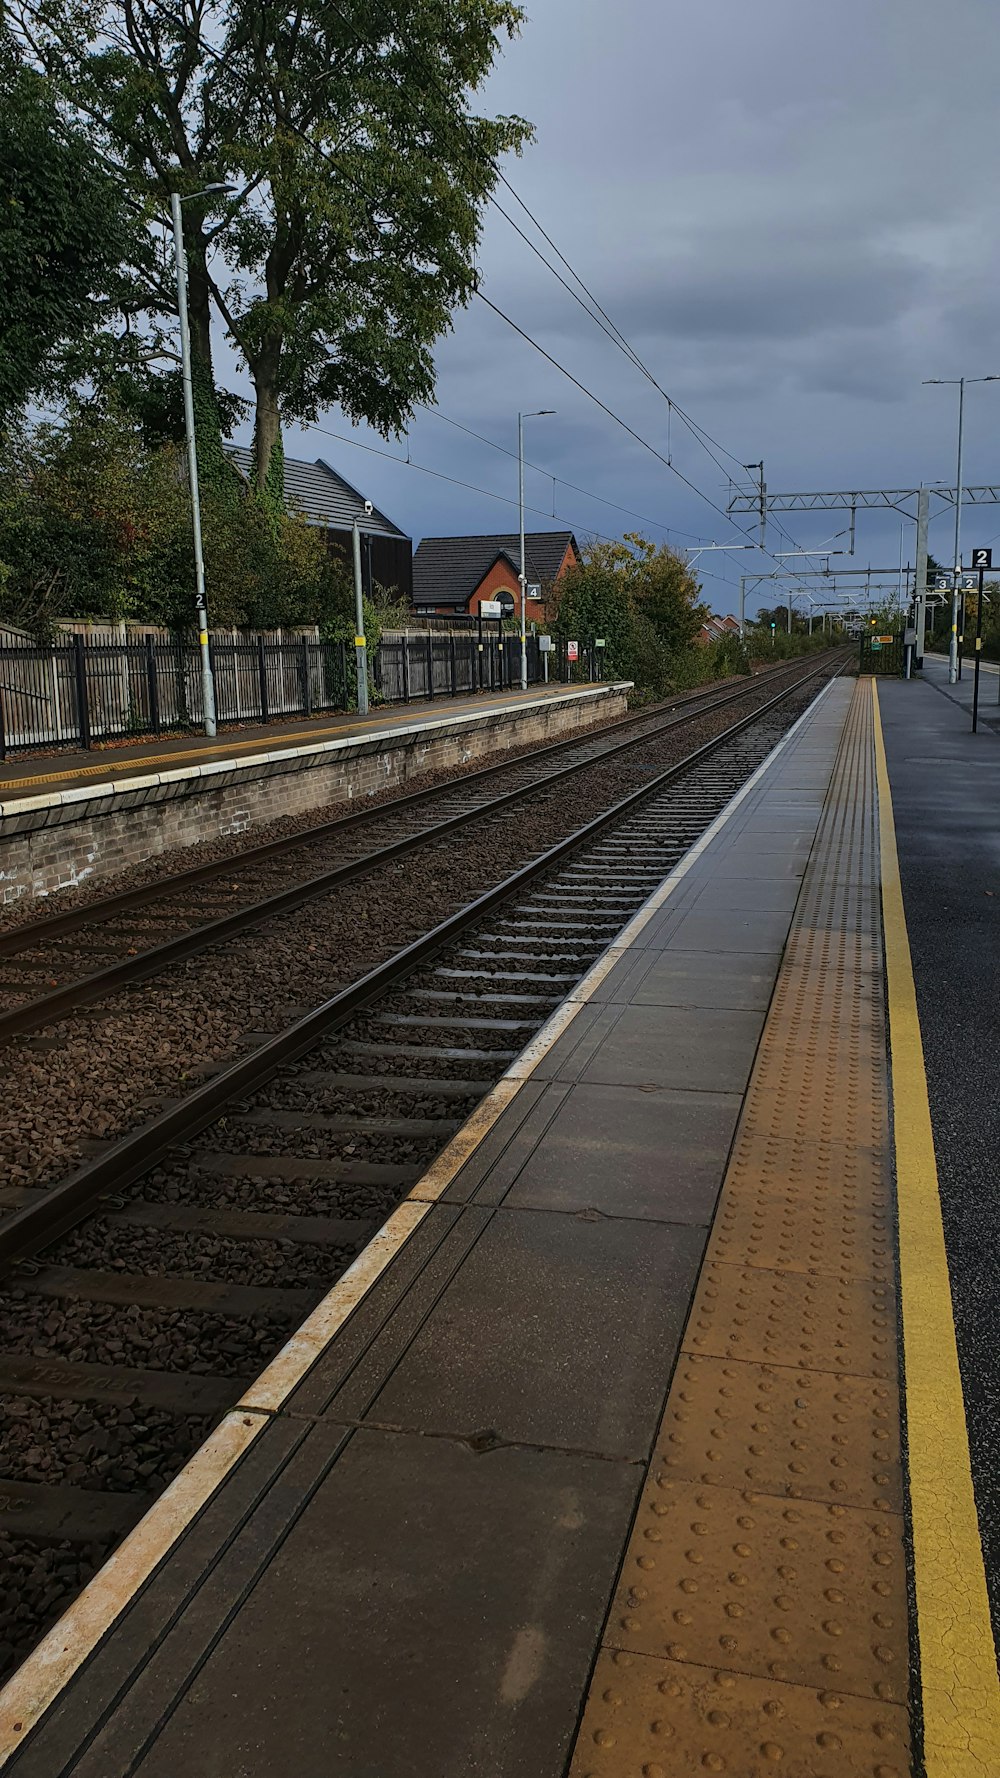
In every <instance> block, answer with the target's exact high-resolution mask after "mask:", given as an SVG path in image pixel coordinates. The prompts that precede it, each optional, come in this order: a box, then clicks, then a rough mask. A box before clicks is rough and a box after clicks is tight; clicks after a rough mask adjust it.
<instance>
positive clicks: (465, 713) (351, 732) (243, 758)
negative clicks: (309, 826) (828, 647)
mask: <svg viewBox="0 0 1000 1778" xmlns="http://www.w3.org/2000/svg"><path fill="white" fill-rule="evenodd" d="M630 690H631V686H630V684H627V683H624V682H620V683H619V682H605V683H600V684H591V685H550V686H531V687H529V689H528V690H527V691H526V692H522V691H521V690H517V691H506V692H489V693H483V694H481V695H479V696H476V697H457V698H452V697H450V696H444V695H439V696H437V697H435V698H432V699H428V700H427V701H426V702H424V703H421V704H419V705H417V704H412V703H411V704H403V705H380V706H379V707H378V708H377V709H375V710H372V711H371V712H370V713H369V714H368V715H367V716H363V717H359V716H357V715H334V716H329V717H317V718H315V719H312V720H306V719H305V718H303V717H301V716H300V717H298V718H297V719H296V720H295V722H293V723H291V724H287V723H286V724H280V723H275V724H270V725H268V726H267V727H266V728H254V729H241V730H238V731H236V732H233V733H230V734H226V735H220V736H218V737H216V739H215V740H214V741H206V739H205V737H204V736H203V735H202V736H198V735H189V736H186V737H184V738H181V739H176V738H175V739H171V740H162V741H156V742H153V741H150V742H148V743H146V744H144V745H143V746H141V747H138V748H135V749H130V748H121V749H114V750H113V749H108V750H107V751H103V752H100V753H97V754H94V753H89V754H73V755H68V754H67V755H61V756H60V757H59V758H58V759H53V758H46V759H33V760H20V761H13V762H12V761H10V760H8V761H6V762H5V763H4V764H3V765H0V846H2V857H0V901H13V900H17V899H19V898H20V897H21V896H28V897H34V896H46V895H52V894H55V893H57V892H58V891H59V890H61V889H65V888H75V887H78V886H79V885H80V884H81V883H83V882H86V881H89V880H92V879H93V878H95V877H98V876H103V875H107V874H108V873H110V872H114V871H120V870H122V869H125V868H127V867H128V866H130V865H134V864H141V863H144V862H145V861H146V860H147V859H149V858H151V857H154V856H156V855H157V854H159V853H161V852H170V851H175V850H177V849H178V848H181V847H185V846H191V845H199V844H201V843H203V842H205V841H213V840H216V839H220V838H227V837H229V836H230V835H232V834H239V833H244V832H247V831H249V830H250V829H252V828H254V827H260V826H262V825H266V824H267V823H268V822H271V821H274V820H278V819H281V818H283V817H285V816H289V815H293V816H294V815H300V814H303V813H307V812H308V811H310V810H312V809H315V808H321V807H324V806H326V805H327V804H330V803H340V802H351V801H352V800H353V799H355V798H357V799H364V798H365V797H370V796H373V795H377V794H379V793H381V792H383V791H385V790H389V789H395V788H398V787H399V786H401V785H405V784H406V783H407V782H409V781H411V780H412V779H414V778H421V777H425V776H427V775H428V774H431V773H437V772H441V773H447V772H450V771H453V770H455V769H456V768H458V767H460V766H463V765H465V764H467V763H468V762H469V761H470V760H476V759H480V758H488V757H489V756H490V755H491V754H494V753H497V752H503V751H505V750H507V749H510V748H514V747H530V746H533V745H536V744H538V745H544V743H545V742H546V741H551V740H557V739H560V738H562V737H563V736H566V735H572V734H573V733H574V732H575V731H576V730H578V729H584V728H587V727H589V726H591V725H592V724H594V723H597V722H604V721H611V720H613V719H614V718H615V717H618V716H622V715H624V714H625V711H626V709H627V707H628V693H629V691H630Z"/></svg>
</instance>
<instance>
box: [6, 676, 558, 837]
mask: <svg viewBox="0 0 1000 1778" xmlns="http://www.w3.org/2000/svg"><path fill="white" fill-rule="evenodd" d="M544 689H545V688H544V687H539V686H533V687H532V690H533V691H544ZM562 694H563V688H562V687H559V688H557V691H556V694H555V695H562ZM548 695H549V696H550V697H552V696H553V695H554V694H553V693H552V692H551V691H550V692H549V694H548ZM499 696H500V697H501V698H513V699H514V700H515V704H516V701H517V699H518V698H520V696H521V693H519V692H518V693H516V694H515V693H513V692H500V693H499ZM507 707H508V706H507V705H506V704H501V703H497V704H483V705H479V704H466V703H465V702H464V701H463V702H462V703H461V704H458V705H453V706H452V713H453V714H455V715H462V714H464V713H466V712H468V711H469V710H470V709H471V710H472V711H473V712H477V711H479V710H482V711H484V712H485V711H487V710H490V709H493V710H502V709H506V708H507ZM434 714H435V716H437V720H438V721H439V722H445V721H447V715H446V714H443V713H442V714H440V715H439V714H438V712H437V711H436V710H435V712H434ZM381 721H382V724H383V725H384V726H385V727H386V728H387V729H388V728H391V727H393V726H397V727H398V726H399V725H400V724H402V723H405V722H407V721H409V722H415V721H416V718H415V717H414V716H413V715H412V714H411V712H410V711H409V710H407V711H405V712H404V711H402V710H399V711H396V712H395V713H394V714H392V715H386V716H383V717H382V718H381ZM373 731H374V732H375V733H378V732H379V717H378V715H377V714H376V715H375V716H373V717H372V719H371V721H370V722H369V723H364V722H360V723H359V721H358V719H357V718H356V717H352V718H349V719H345V720H344V721H343V722H324V723H323V724H322V726H321V727H316V728H307V729H296V730H295V731H294V732H292V733H286V732H284V731H282V730H277V731H276V732H275V733H274V735H273V736H272V735H255V736H254V737H253V739H252V740H250V741H232V742H226V743H225V744H224V746H223V747H220V746H219V744H218V743H216V744H215V746H213V747H188V748H178V750H177V752H175V753H140V754H139V755H138V757H135V756H133V757H132V758H131V759H129V758H126V757H124V755H123V753H122V752H121V751H119V750H116V749H113V748H109V749H108V750H107V752H106V753H105V755H104V758H103V760H102V762H101V764H100V765H96V766H76V767H75V768H74V769H73V770H72V771H66V772H38V773H36V774H35V775H34V776H33V777H31V778H12V779H11V780H10V782H9V783H3V782H2V780H0V790H2V792H3V794H4V795H6V796H8V797H14V796H20V795H21V794H22V792H24V791H26V790H27V789H29V788H30V787H31V786H33V785H35V784H61V783H63V782H64V780H65V779H67V778H94V777H98V776H99V775H100V774H101V773H102V772H103V774H104V776H105V777H106V778H108V779H109V781H110V779H111V777H112V774H111V772H110V771H109V766H110V765H111V764H112V763H113V764H115V765H117V766H118V768H119V770H120V771H122V772H137V771H139V770H140V769H141V768H142V767H145V766H169V767H172V768H174V769H176V770H178V771H183V769H184V767H185V766H186V765H189V764H191V763H192V762H193V761H197V760H199V759H218V760H219V761H220V762H223V763H224V762H225V761H226V760H227V759H229V758H230V757H231V756H232V755H234V754H237V753H246V752H247V751H248V749H250V748H256V750H257V752H258V753H263V754H271V753H280V752H283V751H284V749H285V748H286V747H290V746H292V745H293V744H294V743H295V742H297V741H315V742H316V743H317V745H318V746H321V745H322V744H323V742H324V741H325V740H330V739H331V738H333V737H335V736H337V735H342V734H345V733H346V734H354V735H357V737H358V738H359V739H361V740H363V739H364V738H365V736H366V735H368V736H370V735H371V733H372V732H373ZM123 781H124V780H123ZM0 800H2V799H0ZM14 812H15V813H16V811H14Z"/></svg>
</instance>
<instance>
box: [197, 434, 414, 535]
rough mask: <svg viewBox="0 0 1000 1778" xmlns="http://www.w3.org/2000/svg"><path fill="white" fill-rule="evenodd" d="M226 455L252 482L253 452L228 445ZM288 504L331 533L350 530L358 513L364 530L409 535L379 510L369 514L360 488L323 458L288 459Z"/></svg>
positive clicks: (286, 488)
mask: <svg viewBox="0 0 1000 1778" xmlns="http://www.w3.org/2000/svg"><path fill="white" fill-rule="evenodd" d="M226 455H227V456H229V457H231V458H232V460H233V462H234V463H235V464H236V467H237V469H238V470H239V471H240V473H241V475H244V476H246V478H247V480H249V478H250V475H251V473H252V469H253V452H252V451H251V450H249V449H248V447H247V446H246V445H227V446H226ZM285 505H286V507H287V508H288V509H289V511H290V512H291V511H294V512H300V513H301V514H302V516H303V518H305V519H307V520H308V521H309V523H310V524H311V525H327V526H328V527H329V528H330V530H331V531H349V530H350V528H351V526H352V525H353V523H354V517H355V514H357V516H358V518H359V519H360V520H361V524H362V527H363V529H364V530H365V531H375V532H378V533H381V534H382V535H383V536H386V537H405V535H406V533H405V532H404V531H401V530H400V529H399V526H398V525H394V524H393V522H392V520H391V519H388V518H386V516H385V513H384V512H379V510H378V508H377V507H376V508H375V509H374V511H373V512H371V513H366V512H365V496H364V495H363V494H360V493H359V492H358V490H357V488H352V486H351V484H350V482H346V481H345V480H344V478H343V476H342V475H338V474H337V472H336V470H335V469H331V468H330V465H329V464H328V463H324V462H323V460H322V458H321V457H318V458H317V459H316V462H315V463H304V462H303V461H302V460H301V459H300V458H297V457H286V458H285Z"/></svg>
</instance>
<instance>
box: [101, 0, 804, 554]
mask: <svg viewBox="0 0 1000 1778" xmlns="http://www.w3.org/2000/svg"><path fill="white" fill-rule="evenodd" d="M152 4H153V5H154V7H155V8H156V10H157V11H159V12H161V13H162V12H165V10H166V9H165V7H164V6H163V5H161V4H159V3H158V0H152ZM334 11H335V12H336V13H337V14H338V17H340V18H341V19H342V20H343V22H344V23H345V24H346V25H347V26H348V28H349V29H350V30H351V32H352V33H353V35H354V37H355V39H356V40H357V41H358V42H359V43H361V44H362V45H365V46H367V47H368V48H374V47H375V45H374V44H373V43H372V40H371V39H370V38H365V37H364V36H363V35H362V34H361V33H360V32H359V31H358V29H357V27H356V26H355V24H354V22H353V20H351V19H349V18H348V17H347V15H346V14H345V13H343V12H342V11H341V10H340V8H339V7H337V6H334ZM384 16H385V15H384V14H383V17H384ZM171 23H172V24H173V25H174V26H175V27H176V26H177V25H178V24H180V25H181V26H182V28H183V29H184V30H185V31H186V33H187V34H188V35H189V36H193V37H194V38H195V40H196V43H197V46H198V48H199V49H200V50H201V51H202V52H203V53H205V54H207V55H209V56H211V57H212V58H213V59H214V60H215V61H216V62H218V63H220V64H223V65H224V63H225V58H224V57H223V56H222V54H221V53H220V52H219V51H218V50H217V49H216V48H215V46H214V45H213V44H210V43H208V42H207V41H205V39H204V38H203V37H202V36H201V33H200V31H199V30H198V28H197V27H196V26H193V25H190V24H188V23H187V21H179V20H177V19H176V17H175V16H174V17H172V18H171ZM394 28H395V26H394ZM77 59H78V60H82V58H81V57H80V56H79V53H78V55H77ZM229 72H230V73H232V70H229ZM430 74H431V79H432V82H433V84H435V85H436V86H437V87H438V90H439V91H440V92H443V89H442V87H441V84H440V82H439V80H438V78H437V74H436V70H434V69H431V70H430ZM236 79H237V80H238V81H239V82H240V84H241V85H242V86H243V87H244V89H245V90H246V92H247V93H248V94H249V95H251V96H253V88H252V86H251V84H250V82H249V80H248V79H247V78H246V77H244V76H240V75H238V74H237V75H236ZM396 85H397V86H399V87H400V89H402V82H401V81H400V80H399V79H396ZM443 96H444V97H445V98H446V100H448V101H449V103H450V95H448V94H446V93H444V94H443ZM453 116H454V117H455V120H456V121H457V122H459V123H461V122H464V121H465V120H464V119H463V118H462V117H461V114H460V113H458V112H453ZM285 121H286V127H287V128H288V129H290V130H291V132H292V134H293V135H295V136H297V137H298V138H299V140H301V141H302V142H303V143H304V144H305V146H306V147H308V148H309V149H310V151H311V152H312V153H314V154H317V155H318V156H319V157H320V159H322V160H323V161H324V162H325V163H326V164H327V165H328V166H330V167H331V168H332V169H333V171H334V172H335V173H336V175H337V176H338V178H339V179H341V180H345V174H344V170H343V168H341V167H339V166H338V165H337V163H336V161H335V160H334V159H333V158H332V156H331V155H330V154H329V153H327V151H326V150H325V149H324V148H323V146H322V145H321V144H320V143H318V142H316V141H315V140H314V138H313V137H311V136H310V135H309V134H308V133H307V132H306V131H305V130H303V129H302V128H301V127H300V126H299V125H297V124H295V123H292V122H290V121H289V120H285ZM489 164H490V166H491V167H492V168H493V170H494V171H495V172H496V174H497V176H498V178H500V179H501V180H502V181H503V184H504V185H505V187H506V188H507V189H508V190H509V191H511V193H512V195H513V196H514V197H515V198H516V199H517V201H518V203H519V204H520V205H521V207H522V209H524V211H525V213H526V214H527V215H528V216H530V217H531V220H532V221H533V222H534V223H535V226H536V227H538V228H539V230H540V232H542V233H543V234H545V231H544V230H542V228H541V224H539V223H537V221H536V219H535V218H534V216H533V215H532V213H531V211H530V210H529V209H528V207H527V205H526V204H525V203H524V200H523V199H521V198H520V197H519V196H518V194H517V193H516V192H515V191H514V188H513V186H511V184H510V181H509V180H508V179H507V177H506V175H505V174H504V173H503V172H502V169H501V168H500V167H499V166H498V165H497V163H496V162H495V161H493V160H490V161H489ZM346 183H348V184H349V185H354V186H355V187H356V188H357V189H358V191H359V192H362V187H361V186H360V184H359V182H358V181H357V180H353V179H351V178H349V177H347V178H346ZM362 195H366V194H364V193H363V192H362ZM519 232H520V231H519ZM545 238H546V239H547V240H548V241H549V242H550V243H551V244H552V246H553V251H555V252H556V253H557V254H558V255H559V257H560V259H561V260H562V261H563V263H564V264H565V265H566V266H567V269H568V270H569V271H570V272H571V274H572V276H573V277H574V278H576V279H577V282H578V283H580V284H581V287H582V288H584V289H586V286H584V285H583V284H582V280H581V279H579V277H578V274H577V273H576V272H575V271H573V268H572V267H571V266H570V264H569V261H568V260H567V259H566V258H565V256H564V255H563V254H562V253H561V251H560V249H559V248H557V247H556V246H555V244H554V243H553V242H551V237H550V236H548V235H547V234H545ZM546 263H547V262H546ZM551 269H552V268H551V267H550V270H551ZM560 282H563V280H561V279H560ZM476 294H477V295H478V296H479V298H480V300H481V301H482V302H483V303H485V304H486V306H487V307H489V308H490V309H492V310H493V311H494V313H495V314H497V315H498V316H499V317H500V318H501V319H502V320H503V321H504V322H506V324H507V325H508V326H509V327H511V328H512V329H513V330H514V331H515V332H516V333H518V334H519V335H520V337H521V338H522V339H524V340H525V341H526V342H527V343H528V344H529V345H531V346H532V347H533V348H534V349H535V350H536V351H537V352H539V353H541V355H542V356H543V357H544V358H546V359H547V360H548V362H549V363H550V364H552V365H553V367H554V368H555V369H557V370H558V371H559V372H560V373H561V375H563V376H565V377H567V378H568V379H569V381H570V382H572V383H573V384H574V386H575V387H576V388H577V389H579V390H580V392H581V393H582V394H584V395H585V396H586V397H587V398H588V399H589V400H591V401H593V402H594V403H595V404H596V405H597V406H598V407H599V408H600V409H601V411H602V412H603V413H605V414H606V415H607V416H608V417H609V418H610V419H612V420H613V421H614V422H615V423H616V424H617V425H618V426H620V427H621V428H623V429H624V431H626V432H627V433H628V434H629V435H630V436H631V437H632V438H633V439H635V441H636V442H637V443H638V444H640V445H642V446H643V448H644V449H645V450H647V451H649V452H650V453H651V454H652V455H653V456H654V457H656V458H657V459H658V461H659V462H661V463H662V464H663V465H664V467H665V468H666V469H668V470H670V471H671V473H672V474H674V475H675V476H677V478H678V480H679V481H681V482H683V483H684V485H685V486H686V487H687V488H689V489H690V490H691V491H692V492H693V493H695V494H696V495H697V496H698V497H699V499H701V500H704V501H705V502H706V504H707V505H708V506H710V507H711V508H712V510H713V511H714V512H716V513H718V514H719V516H720V517H722V518H723V519H725V520H726V522H727V524H730V525H731V526H732V527H733V529H734V530H736V531H737V532H738V533H739V534H740V535H741V536H742V537H745V538H747V539H748V541H750V542H751V543H753V542H755V540H754V538H753V537H752V535H751V533H750V532H748V531H745V530H744V529H743V527H742V526H741V525H738V524H736V521H735V520H734V519H733V518H732V517H731V515H730V514H729V513H727V512H726V511H725V509H724V508H723V507H721V506H720V505H719V504H718V503H717V502H716V501H714V500H713V499H712V498H711V496H710V495H708V494H706V493H705V491H704V489H702V488H700V487H699V486H698V485H697V483H696V482H693V481H692V480H691V479H690V477H688V476H686V475H685V474H684V473H683V472H682V471H681V470H679V469H678V468H677V467H676V465H675V464H674V463H672V462H671V460H670V458H669V457H665V456H664V455H663V453H662V452H661V451H659V450H657V448H656V446H655V445H652V444H651V443H650V442H649V440H648V439H645V438H643V436H642V435H641V434H640V433H639V432H637V431H636V430H635V428H634V427H633V426H630V425H629V423H628V422H627V421H626V420H624V419H622V417H621V416H620V415H619V414H617V413H615V411H614V410H613V409H612V408H610V407H609V406H608V405H607V403H606V402H604V401H602V400H601V398H600V396H598V395H596V394H595V393H594V391H593V390H591V389H589V388H588V387H587V386H586V384H584V383H583V382H581V380H580V379H579V378H578V377H576V376H574V374H573V373H572V372H571V371H569V370H568V369H567V368H566V366H565V365H562V364H560V363H559V361H558V360H557V359H556V358H554V357H553V356H552V354H551V353H550V352H548V351H546V349H545V347H544V346H542V345H540V344H539V342H538V341H537V340H535V339H533V338H532V336H531V335H530V334H529V333H528V332H526V330H525V329H524V328H522V327H520V326H519V325H518V323H517V322H515V321H514V320H513V319H512V318H511V317H510V316H509V315H507V314H505V313H504V311H503V310H502V309H500V308H499V307H498V306H497V305H496V304H495V303H493V302H492V301H491V300H490V299H489V298H488V297H487V296H485V295H484V293H483V292H482V291H481V290H477V292H476ZM588 295H590V293H589V292H588ZM590 300H591V301H592V302H593V303H594V306H595V308H596V309H597V310H598V311H599V312H600V314H601V315H602V316H603V317H604V321H605V322H606V323H607V327H608V328H610V329H611V330H612V332H613V333H614V334H615V335H616V336H617V338H618V340H620V342H621V347H622V349H623V350H624V351H625V353H626V355H627V356H628V357H629V358H630V360H631V361H632V362H633V363H634V364H635V365H636V367H637V368H638V369H640V370H641V371H642V373H643V375H644V376H646V377H647V378H648V379H649V381H650V382H652V383H654V384H655V386H656V387H657V388H658V389H659V390H660V393H661V394H662V395H663V396H664V398H665V399H666V400H667V401H668V402H669V403H670V408H671V411H675V412H677V413H678V415H679V416H680V417H681V418H682V419H683V421H684V423H685V424H687V425H688V426H689V429H690V430H691V431H692V433H693V434H694V435H695V436H697V435H698V434H700V433H704V436H705V437H710V434H708V433H707V432H705V431H704V428H701V427H698V426H697V423H696V422H693V421H692V420H691V419H690V417H689V416H688V415H687V414H686V413H685V411H684V410H683V409H682V408H680V406H679V405H678V404H677V403H675V402H674V401H673V399H672V397H670V396H668V395H667V394H666V391H665V390H662V389H660V385H659V384H658V383H656V379H655V377H653V375H652V373H651V372H650V371H649V370H648V369H647V368H646V367H645V366H644V365H643V364H642V361H641V360H640V359H639V357H638V355H637V354H636V353H635V352H634V351H633V349H632V347H631V346H630V345H629V344H628V341H627V340H626V339H625V337H624V335H623V334H621V332H620V329H618V328H617V327H616V326H615V323H614V322H612V321H611V320H610V317H608V316H607V315H605V312H604V310H603V309H601V306H600V304H599V303H597V301H596V298H593V297H591V298H590ZM584 306H585V305H584ZM588 312H589V311H588ZM592 318H593V317H592ZM604 331H606V329H604ZM315 430H318V431H324V430H325V429H324V428H322V427H317V428H315ZM329 436H330V437H335V438H336V437H339V438H342V435H340V434H336V433H330V434H329ZM342 442H346V443H352V444H355V443H359V442H360V441H356V440H349V439H343V438H342ZM714 442H715V441H714V440H713V443H714ZM360 448H362V449H367V450H370V451H372V452H373V454H375V455H381V456H386V457H389V458H391V459H392V460H393V461H394V462H400V461H402V459H400V458H398V457H396V456H395V454H394V453H392V452H379V451H377V450H376V449H375V447H373V446H360ZM705 448H706V449H707V447H705ZM719 449H722V450H725V449H726V447H725V446H721V445H720V446H719ZM709 454H710V455H711V453H709ZM726 454H727V455H728V456H730V457H732V461H733V462H735V463H738V462H739V459H738V458H736V457H735V456H733V454H732V453H731V452H729V451H726ZM716 461H718V460H717V459H716ZM411 467H414V468H421V467H422V466H421V465H415V464H411ZM720 467H722V466H721V465H720ZM424 473H427V474H434V475H438V476H439V477H440V479H442V480H446V481H452V482H453V483H455V485H458V486H466V487H469V488H472V487H473V484H471V483H462V482H460V480H459V478H457V477H450V476H447V475H445V474H444V473H443V472H441V471H433V470H427V469H424ZM544 473H551V472H549V471H545V472H544ZM474 491H476V492H479V493H483V494H485V495H486V496H487V497H488V498H496V499H504V500H505V499H506V497H505V496H502V495H493V494H491V492H490V491H489V490H487V489H475V490H474ZM598 498H600V496H598ZM532 510H534V511H536V512H537V511H540V510H541V509H540V508H533V509H532ZM643 522H644V523H648V522H654V523H656V521H647V520H643ZM658 528H661V529H664V530H668V529H669V527H667V526H665V525H660V526H659V527H658ZM595 534H596V535H600V533H595ZM790 541H794V540H790ZM762 553H763V554H764V555H766V556H768V557H769V558H770V559H771V560H774V559H775V558H774V557H772V556H771V552H770V551H769V550H762ZM705 572H706V574H707V573H708V571H707V570H706V571H705ZM711 578H713V579H721V578H722V577H721V576H719V575H712V576H711Z"/></svg>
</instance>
